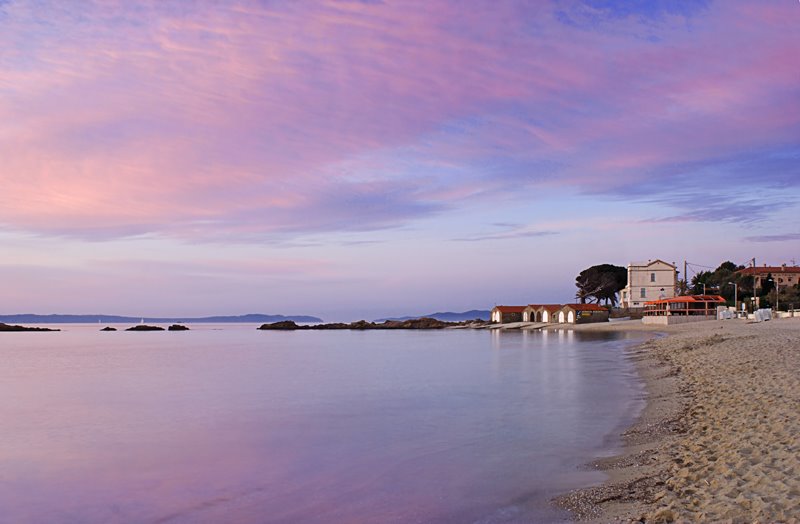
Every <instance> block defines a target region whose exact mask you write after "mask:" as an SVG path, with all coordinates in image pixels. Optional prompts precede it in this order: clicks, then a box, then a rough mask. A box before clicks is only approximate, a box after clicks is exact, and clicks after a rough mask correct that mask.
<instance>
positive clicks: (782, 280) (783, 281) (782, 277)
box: [737, 264, 800, 289]
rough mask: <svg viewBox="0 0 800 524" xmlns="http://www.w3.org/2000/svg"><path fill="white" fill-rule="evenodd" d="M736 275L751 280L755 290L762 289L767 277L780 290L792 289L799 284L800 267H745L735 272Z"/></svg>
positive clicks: (784, 265)
mask: <svg viewBox="0 0 800 524" xmlns="http://www.w3.org/2000/svg"><path fill="white" fill-rule="evenodd" d="M737 273H738V274H740V275H742V276H746V277H751V278H753V281H754V283H755V287H756V289H759V288H761V287H763V285H764V280H766V279H767V278H768V277H769V276H772V280H773V282H774V284H775V287H779V288H781V289H783V288H786V287H792V286H794V285H796V284H798V283H800V267H798V266H787V265H786V264H783V265H780V266H761V267H747V268H744V269H742V270H740V271H737Z"/></svg>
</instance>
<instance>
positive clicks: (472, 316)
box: [0, 309, 491, 322]
mask: <svg viewBox="0 0 800 524" xmlns="http://www.w3.org/2000/svg"><path fill="white" fill-rule="evenodd" d="M490 313H491V312H490V311H488V310H483V309H471V310H469V311H464V312H463V313H453V312H452V311H440V312H436V313H429V314H427V315H416V316H409V317H387V318H379V319H377V320H375V322H386V321H387V320H389V321H403V320H414V319H418V318H434V319H436V320H442V321H444V322H465V321H467V320H489V315H490ZM0 318H1V317H0Z"/></svg>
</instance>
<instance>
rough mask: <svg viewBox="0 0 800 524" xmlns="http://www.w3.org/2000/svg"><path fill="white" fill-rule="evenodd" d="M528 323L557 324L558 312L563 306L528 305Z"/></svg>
mask: <svg viewBox="0 0 800 524" xmlns="http://www.w3.org/2000/svg"><path fill="white" fill-rule="evenodd" d="M528 307H529V308H531V309H530V321H531V322H544V323H549V322H557V321H558V312H559V311H560V310H561V308H562V307H564V305H563V304H539V305H530V306H528Z"/></svg>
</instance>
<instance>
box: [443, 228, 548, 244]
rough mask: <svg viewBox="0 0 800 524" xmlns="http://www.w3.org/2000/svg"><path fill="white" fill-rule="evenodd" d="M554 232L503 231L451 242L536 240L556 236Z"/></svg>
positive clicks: (456, 239)
mask: <svg viewBox="0 0 800 524" xmlns="http://www.w3.org/2000/svg"><path fill="white" fill-rule="evenodd" d="M557 234H558V233H557V232H556V231H525V230H516V231H504V232H501V233H490V234H487V235H474V236H468V237H461V238H454V239H453V241H455V242H484V241H487V240H510V239H515V238H536V237H548V236H552V235H557Z"/></svg>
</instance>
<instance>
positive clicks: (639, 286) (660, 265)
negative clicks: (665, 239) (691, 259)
mask: <svg viewBox="0 0 800 524" xmlns="http://www.w3.org/2000/svg"><path fill="white" fill-rule="evenodd" d="M677 285H678V271H677V268H676V267H675V265H674V264H670V263H667V262H664V261H663V260H658V259H656V260H648V261H647V262H631V263H630V264H628V285H627V286H626V287H625V289H623V290H622V291H621V292H620V297H619V298H620V300H619V302H620V306H621V307H644V303H645V302H648V301H650V300H659V299H662V298H672V297H674V296H675V295H676V293H675V289H676V287H677Z"/></svg>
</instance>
